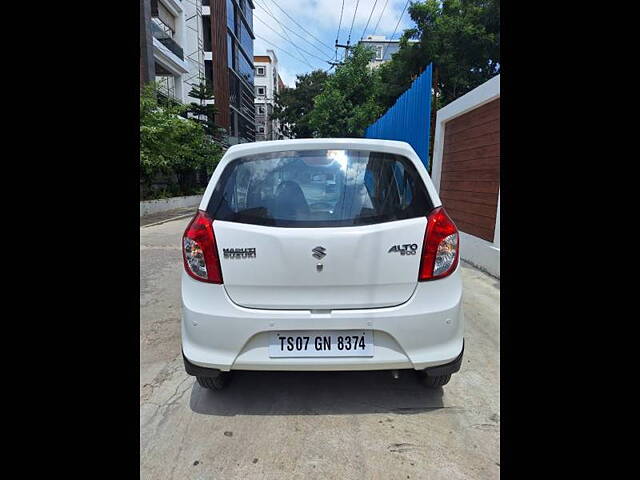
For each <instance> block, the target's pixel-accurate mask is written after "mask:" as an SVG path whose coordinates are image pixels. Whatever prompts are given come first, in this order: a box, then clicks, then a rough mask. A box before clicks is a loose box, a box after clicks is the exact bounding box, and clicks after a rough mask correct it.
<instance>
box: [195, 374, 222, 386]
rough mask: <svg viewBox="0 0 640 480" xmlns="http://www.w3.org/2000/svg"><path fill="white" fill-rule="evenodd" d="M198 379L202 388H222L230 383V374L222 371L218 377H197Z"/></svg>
mask: <svg viewBox="0 0 640 480" xmlns="http://www.w3.org/2000/svg"><path fill="white" fill-rule="evenodd" d="M196 380H198V384H199V385H200V386H201V387H202V388H208V389H209V390H222V389H223V388H224V387H226V386H227V384H228V383H229V374H228V373H226V372H222V373H220V374H219V375H218V376H217V377H196Z"/></svg>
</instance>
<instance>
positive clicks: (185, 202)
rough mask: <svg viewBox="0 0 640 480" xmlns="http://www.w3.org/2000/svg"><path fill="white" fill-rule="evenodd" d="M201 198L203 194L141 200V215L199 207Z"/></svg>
mask: <svg viewBox="0 0 640 480" xmlns="http://www.w3.org/2000/svg"><path fill="white" fill-rule="evenodd" d="M200 200H202V195H190V196H188V197H172V198H160V199H158V200H147V201H144V202H140V216H141V217H144V216H145V215H151V214H153V213H160V212H166V211H167V210H175V209H176V208H185V207H197V206H198V204H199V203H200Z"/></svg>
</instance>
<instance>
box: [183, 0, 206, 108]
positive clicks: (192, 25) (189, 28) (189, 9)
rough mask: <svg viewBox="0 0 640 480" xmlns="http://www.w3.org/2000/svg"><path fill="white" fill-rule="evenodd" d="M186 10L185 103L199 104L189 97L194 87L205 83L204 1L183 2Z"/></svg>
mask: <svg viewBox="0 0 640 480" xmlns="http://www.w3.org/2000/svg"><path fill="white" fill-rule="evenodd" d="M181 3H182V5H183V8H184V19H185V20H184V30H185V36H184V38H185V42H184V44H183V45H182V48H183V50H184V60H185V62H186V63H187V66H188V70H189V71H188V72H187V73H186V74H185V75H184V95H183V102H185V103H190V102H197V101H198V100H196V99H195V98H193V97H190V96H189V91H190V90H191V87H192V86H196V85H198V83H200V81H202V82H204V33H203V25H202V0H182V2H181Z"/></svg>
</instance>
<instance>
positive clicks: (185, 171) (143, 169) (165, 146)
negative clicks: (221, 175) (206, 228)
mask: <svg viewBox="0 0 640 480" xmlns="http://www.w3.org/2000/svg"><path fill="white" fill-rule="evenodd" d="M187 109H188V107H187V106H184V105H180V104H177V103H172V102H169V103H167V102H163V103H162V104H159V103H158V98H157V94H156V86H155V85H154V84H149V85H147V86H145V87H144V89H143V90H142V92H141V95H140V175H141V177H142V179H143V182H144V184H145V185H146V187H147V189H148V188H149V186H150V185H151V183H152V181H153V179H154V177H155V176H157V175H158V174H165V175H166V174H172V173H174V174H175V175H176V176H177V178H178V184H179V187H180V190H181V192H182V193H183V194H188V193H190V189H192V188H193V178H194V174H195V172H196V171H198V170H200V169H202V168H204V169H205V170H206V171H207V173H208V174H211V173H212V172H213V170H214V168H215V166H216V165H217V163H218V162H219V161H220V158H221V156H222V148H221V147H220V146H219V145H218V144H216V143H215V142H214V141H213V140H212V138H211V137H209V136H208V135H206V134H205V131H204V127H203V126H202V125H201V124H200V123H198V122H196V121H193V120H190V119H186V118H184V117H181V115H183V114H184V113H185V112H186V110H187Z"/></svg>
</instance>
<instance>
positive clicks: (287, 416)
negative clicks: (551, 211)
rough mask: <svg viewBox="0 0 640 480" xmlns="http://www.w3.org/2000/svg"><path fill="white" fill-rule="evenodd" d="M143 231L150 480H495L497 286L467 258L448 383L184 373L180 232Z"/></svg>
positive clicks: (145, 475) (144, 448)
mask: <svg viewBox="0 0 640 480" xmlns="http://www.w3.org/2000/svg"><path fill="white" fill-rule="evenodd" d="M188 222H189V218H183V219H180V220H174V221H168V222H166V223H161V224H157V225H152V226H141V228H140V475H141V478H142V479H236V478H238V479H315V478H317V479H326V478H331V479H385V480H387V479H402V480H405V479H447V480H451V479H497V478H499V475H500V454H499V452H500V350H499V346H500V282H499V280H496V279H495V278H493V277H491V276H489V275H486V274H484V273H482V272H480V271H479V270H477V269H475V268H473V267H471V266H469V265H466V264H463V270H462V273H463V281H464V288H465V290H464V309H465V310H464V312H465V321H466V324H465V355H464V362H463V365H462V369H461V371H460V372H459V373H457V374H455V375H454V376H453V377H452V379H451V382H450V383H449V384H448V385H447V386H445V387H444V388H443V389H438V390H428V389H426V388H424V387H423V386H421V385H420V384H419V383H418V382H417V381H416V378H415V376H414V374H413V373H412V372H408V371H402V372H400V377H399V379H397V380H394V379H393V378H392V375H391V374H390V372H317V373H315V372H277V373H276V372H268V373H265V372H262V373H259V372H237V373H235V374H234V378H233V380H232V383H231V384H230V385H229V387H228V388H227V389H226V390H224V391H222V392H216V393H214V392H210V391H208V390H204V389H202V388H201V387H200V386H199V385H198V384H197V383H196V382H195V378H194V377H190V376H188V375H187V374H186V373H185V372H184V368H183V364H182V355H181V349H180V275H181V268H182V267H181V264H182V258H181V252H180V237H181V235H182V232H183V231H184V228H185V227H186V225H187V223H188Z"/></svg>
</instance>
